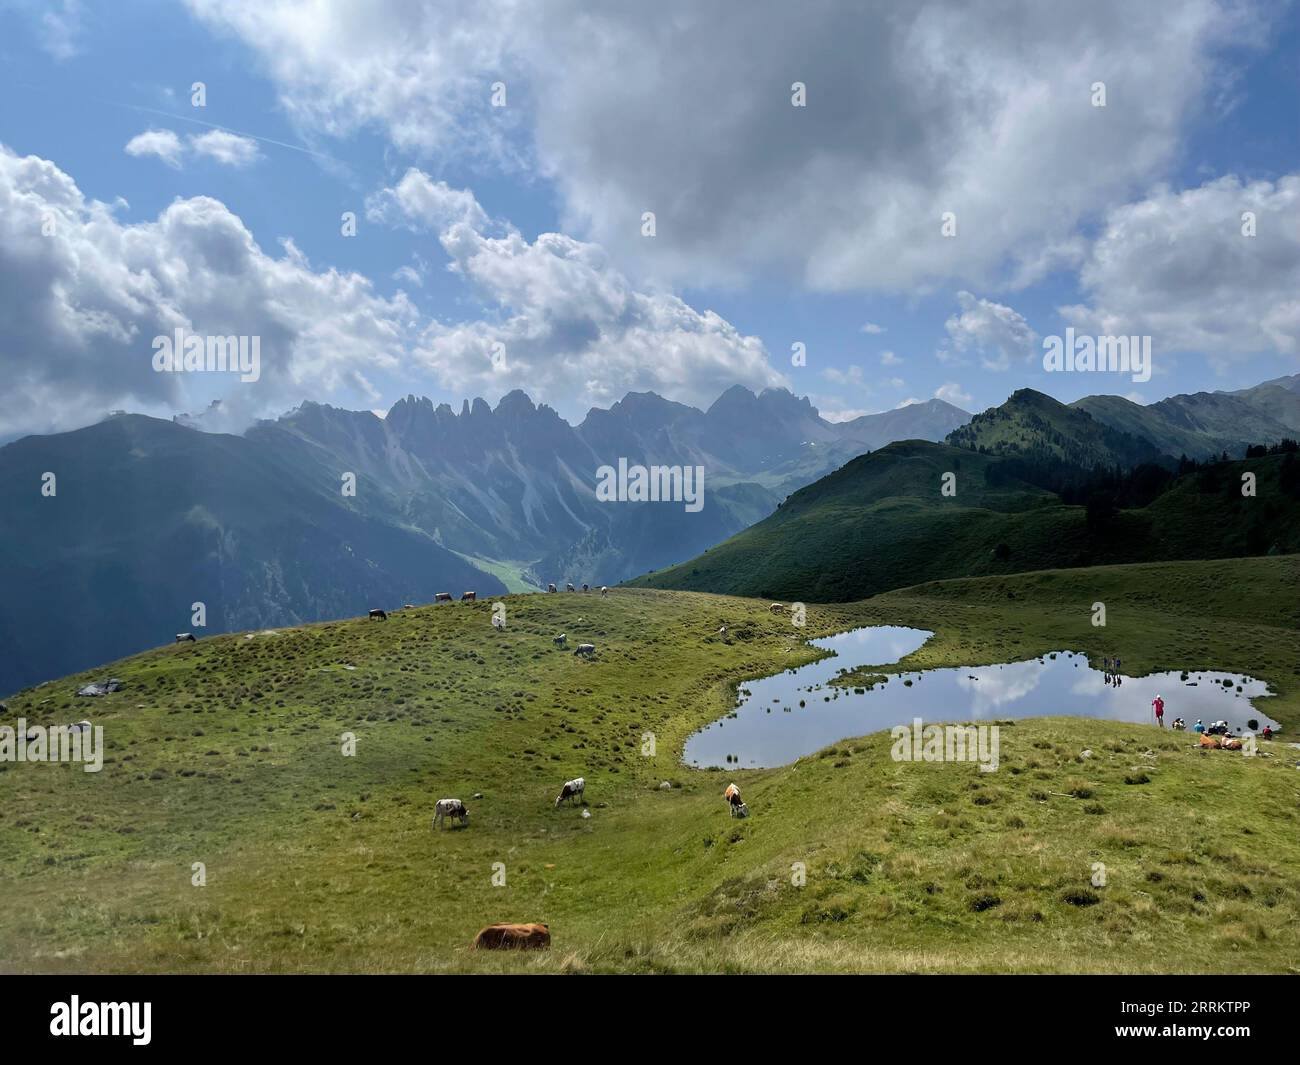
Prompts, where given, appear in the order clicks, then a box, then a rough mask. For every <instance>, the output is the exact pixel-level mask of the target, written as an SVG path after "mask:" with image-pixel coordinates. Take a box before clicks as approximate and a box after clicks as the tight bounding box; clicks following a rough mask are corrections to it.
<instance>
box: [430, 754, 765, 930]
mask: <svg viewBox="0 0 1300 1065" xmlns="http://www.w3.org/2000/svg"><path fill="white" fill-rule="evenodd" d="M586 790H587V781H586V780H585V779H584V778H582V777H575V778H574V779H573V780H566V781H565V782H564V786H563V787H561V788H560V794H559V795H557V796H556V797H555V809H557V810H558V809H559V808H560V805H561V804H562V803H564V802H566V801H567V802H568V804H569V805H570V806H572V805H574V804H575V803H578V802H581V803H582V805H583V806H586V804H587V803H586V800H585V799H584V798H583V793H584V792H585V791H586ZM476 798H477V796H476ZM722 798H723V800H724V801H725V802H726V804H727V810H728V812H729V813H730V814H731V816H732V817H748V816H749V807H748V806H746V805H745V801H744V800H743V799H742V798H741V797H740V788H738V787H737V786H736V785H735V784H728V785H727V789H726V791H724V792H723V793H722ZM583 816H584V817H585V816H586V811H584V812H583ZM448 818H450V819H451V820H453V821H459V822H460V824H461V826H462V827H465V826H467V825H469V807H467V806H466V805H465V804H464V803H463V802H462V801H461V800H460V799H439V800H438V801H437V803H435V804H434V813H433V827H434V828H436V829H441V828H442V826H443V822H444V821H446V820H447V819H448ZM550 945H551V930H550V926H549V925H546V924H541V923H533V924H510V923H501V924H490V925H488V926H487V927H486V928H484V929H482V930H481V931H480V932H479V934H478V935H476V936H475V937H474V943H473V946H474V948H475V949H476V950H545V949H546V948H548V947H549V946H550Z"/></svg>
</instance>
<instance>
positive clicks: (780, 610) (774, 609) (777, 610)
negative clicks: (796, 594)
mask: <svg viewBox="0 0 1300 1065" xmlns="http://www.w3.org/2000/svg"><path fill="white" fill-rule="evenodd" d="M767 611H768V613H769V614H784V613H785V607H783V606H782V605H781V604H780V603H773V604H772V605H771V606H770V607H768V608H767Z"/></svg>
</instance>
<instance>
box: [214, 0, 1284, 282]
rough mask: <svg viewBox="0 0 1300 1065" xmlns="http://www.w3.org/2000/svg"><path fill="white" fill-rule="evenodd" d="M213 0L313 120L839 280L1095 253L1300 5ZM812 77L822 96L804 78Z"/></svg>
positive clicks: (285, 98)
mask: <svg viewBox="0 0 1300 1065" xmlns="http://www.w3.org/2000/svg"><path fill="white" fill-rule="evenodd" d="M189 2H190V5H191V7H192V8H193V9H194V10H195V11H196V12H197V13H198V14H199V16H200V17H202V18H203V19H205V20H206V21H208V22H209V23H210V24H213V25H215V26H218V27H221V28H222V29H226V30H229V31H231V32H234V33H236V34H238V35H239V36H240V37H241V38H243V39H244V40H245V41H246V42H247V43H248V44H249V45H250V46H251V47H252V48H254V49H256V50H258V51H259V52H260V53H261V54H262V56H263V60H264V63H265V65H266V67H267V69H268V71H269V72H270V74H271V76H272V77H273V78H274V79H275V81H276V82H277V83H278V85H279V87H280V92H281V103H282V105H283V106H284V107H285V108H286V109H287V110H288V111H289V112H290V113H291V114H293V115H294V116H295V117H296V118H297V120H299V121H300V122H303V123H309V124H311V125H312V126H314V127H316V128H318V129H322V130H325V131H327V132H330V133H335V134H342V133H347V132H350V131H353V130H356V129H358V128H361V127H367V126H373V127H377V128H379V129H381V130H383V131H384V132H386V133H387V135H388V136H389V138H390V139H391V140H392V141H393V143H395V144H397V145H398V146H399V147H402V148H405V149H409V150H413V151H418V152H430V153H436V152H440V151H445V150H449V149H455V150H458V151H464V150H481V151H482V152H484V153H486V154H487V155H489V156H491V157H493V158H501V157H506V156H511V155H515V156H518V155H526V156H529V157H530V159H531V161H532V162H534V163H535V165H536V167H537V169H538V170H539V171H540V172H541V173H543V174H545V175H547V176H549V177H550V178H551V179H552V180H553V182H554V184H555V186H556V188H557V190H558V192H559V194H560V197H561V202H562V204H563V207H564V219H563V220H564V226H563V228H564V229H565V230H566V231H567V232H571V233H576V234H579V235H582V236H584V237H589V238H590V239H592V240H594V241H595V242H597V243H599V244H601V245H602V246H603V247H605V248H607V249H608V250H609V251H610V253H611V254H612V255H614V256H615V257H616V259H617V261H618V262H619V263H620V264H621V265H622V266H623V268H624V270H625V271H630V272H632V273H634V274H635V275H637V276H650V277H656V278H659V279H661V280H675V279H682V278H688V279H689V280H690V281H691V283H694V284H701V283H707V282H709V281H711V280H712V281H732V280H745V279H748V277H749V276H750V275H751V274H753V273H756V272H760V271H764V272H773V273H777V274H781V275H785V276H788V277H792V278H794V279H797V280H802V281H803V282H804V283H805V284H807V285H809V286H811V287H813V288H816V289H820V290H828V291H838V290H851V289H884V290H902V289H911V288H914V287H917V286H927V285H932V284H938V283H941V282H946V281H949V280H956V281H958V282H960V283H964V284H966V285H967V286H982V287H987V286H989V285H993V284H997V283H1006V284H1011V285H1025V284H1030V283H1033V282H1034V281H1035V280H1036V279H1038V278H1040V277H1042V276H1043V275H1044V274H1045V273H1046V272H1048V271H1050V270H1052V269H1055V268H1057V267H1059V266H1061V265H1067V264H1071V263H1074V262H1077V261H1078V260H1079V258H1080V256H1081V254H1082V250H1083V249H1082V245H1081V243H1080V241H1079V238H1078V235H1077V234H1078V228H1079V225H1080V223H1081V222H1082V221H1085V220H1088V219H1090V218H1091V217H1093V216H1094V215H1095V214H1097V213H1099V212H1101V211H1104V210H1105V209H1106V208H1108V207H1109V206H1110V205H1111V204H1113V203H1115V202H1118V201H1119V200H1122V199H1124V198H1127V197H1130V196H1132V195H1133V194H1135V193H1136V192H1137V191H1138V190H1139V189H1140V188H1144V187H1145V186H1146V184H1147V183H1148V182H1149V181H1150V179H1151V176H1152V175H1153V174H1158V173H1160V172H1161V170H1162V168H1164V167H1166V166H1167V165H1169V164H1171V163H1172V162H1174V161H1175V160H1176V156H1177V149H1178V147H1179V142H1180V134H1181V131H1182V129H1183V127H1184V125H1185V122H1186V120H1187V118H1188V116H1189V114H1190V113H1191V112H1192V111H1193V109H1195V108H1196V107H1198V106H1201V105H1203V104H1204V102H1205V100H1206V98H1207V96H1214V95H1215V94H1216V93H1218V92H1219V90H1220V87H1221V86H1222V85H1223V84H1224V78H1225V76H1226V75H1225V74H1224V67H1225V64H1226V63H1227V62H1228V60H1227V59H1225V55H1226V54H1228V53H1227V50H1226V49H1224V48H1223V47H1222V45H1223V44H1224V43H1225V42H1226V41H1229V40H1231V41H1232V42H1233V43H1234V44H1237V45H1240V44H1243V43H1246V44H1249V43H1251V42H1252V41H1254V40H1260V41H1262V40H1263V39H1265V38H1266V36H1267V33H1268V21H1267V17H1266V16H1267V15H1268V13H1269V12H1270V11H1272V10H1274V9H1273V8H1272V6H1271V5H1265V6H1264V7H1263V8H1262V10H1260V9H1257V6H1256V5H1255V4H1253V3H1251V2H1250V0H1186V2H1182V3H1178V4H1164V3H1160V4H1133V3H1132V2H1131V0H1093V2H1090V3H1088V4H1078V3H1073V2H1067V0H1047V2H1044V0H983V2H976V3H971V2H969V0H934V2H932V3H927V4H916V5H900V4H897V3H894V2H893V0H871V2H866V0H864V2H862V3H857V4H834V3H830V2H825V0H814V3H813V4H812V7H811V8H810V7H809V6H808V5H790V4H787V3H784V2H783V0H754V2H751V3H746V4H743V5H739V6H737V5H723V4H700V3H698V2H696V0H663V2H662V3H659V4H654V5H631V4H603V3H597V2H595V0H557V2H556V3H554V4H547V5H527V4H517V3H513V2H512V0H485V2H484V3H481V4H475V5H469V6H466V5H461V4H453V3H451V2H450V0H447V2H433V0H430V2H426V3H422V4H419V5H411V4H410V3H408V2H406V0H379V2H376V3H373V4H367V5H364V7H361V6H353V5H325V6H322V5H316V4H308V3H305V2H303V0H189ZM1008 26H1014V27H1015V32H1014V33H1009V32H1007V27H1008ZM850 40H851V41H853V42H854V47H852V48H845V47H844V46H843V45H844V42H845V41H850ZM1235 54H1236V55H1238V56H1239V55H1240V52H1239V51H1238V52H1236V53H1235ZM494 81H500V82H501V83H502V84H503V85H504V86H505V87H506V89H507V90H508V93H509V100H510V103H509V105H508V106H506V107H504V108H493V107H492V106H491V105H490V102H489V101H490V86H491V84H492V83H493V82H494ZM795 81H800V82H804V83H805V84H806V86H807V106H806V107H792V106H791V85H792V84H793V83H794V82H795ZM1096 81H1105V82H1106V84H1107V86H1108V90H1109V91H1108V100H1107V106H1106V107H1104V108H1099V107H1093V106H1092V104H1091V99H1090V97H1091V86H1092V84H1093V83H1094V82H1096ZM683 116H691V121H683V120H682V117H683ZM644 211H654V212H655V213H656V216H657V228H658V233H657V236H656V237H655V238H654V239H645V238H642V237H641V235H640V232H639V224H640V218H641V214H642V212H644ZM944 212H952V213H953V214H954V215H955V216H956V219H957V235H956V236H955V237H950V238H949V237H945V236H943V235H942V233H941V215H942V214H943V213H944Z"/></svg>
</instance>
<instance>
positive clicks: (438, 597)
mask: <svg viewBox="0 0 1300 1065" xmlns="http://www.w3.org/2000/svg"><path fill="white" fill-rule="evenodd" d="M433 601H434V602H435V603H450V602H451V592H437V593H435V594H434V597H433Z"/></svg>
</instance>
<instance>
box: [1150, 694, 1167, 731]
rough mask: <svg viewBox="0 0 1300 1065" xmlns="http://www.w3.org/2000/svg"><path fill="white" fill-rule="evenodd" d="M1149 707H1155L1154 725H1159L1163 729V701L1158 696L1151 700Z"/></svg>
mask: <svg viewBox="0 0 1300 1065" xmlns="http://www.w3.org/2000/svg"><path fill="white" fill-rule="evenodd" d="M1151 705H1152V706H1153V707H1155V711H1156V724H1157V725H1159V726H1160V727H1161V728H1164V727H1165V701H1164V700H1163V699H1162V698H1160V696H1158V695H1157V696H1156V697H1155V698H1154V699H1152V700H1151Z"/></svg>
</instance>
